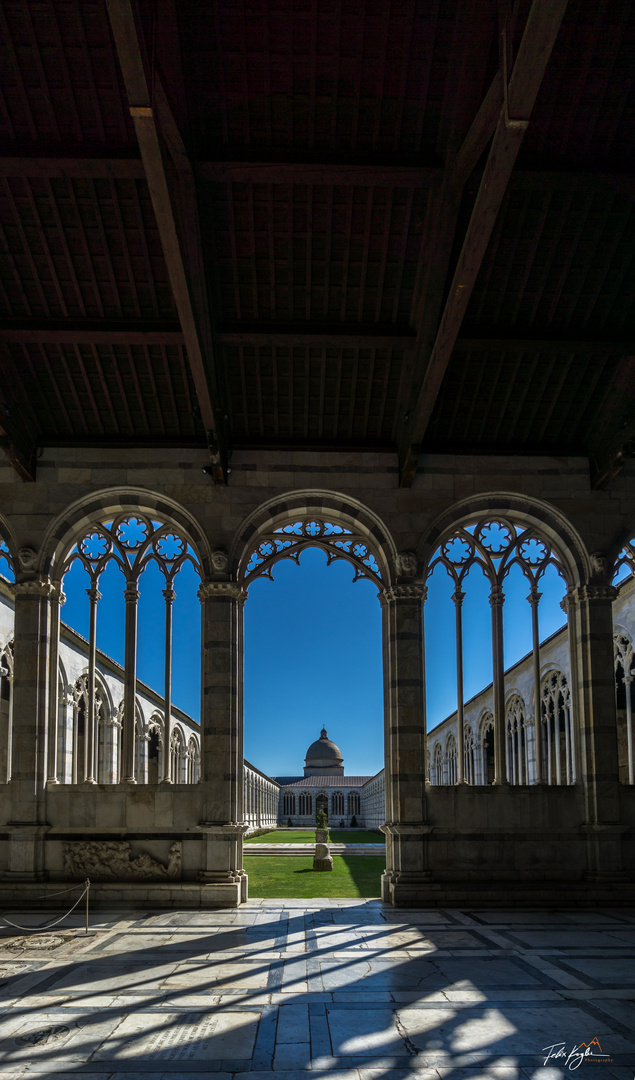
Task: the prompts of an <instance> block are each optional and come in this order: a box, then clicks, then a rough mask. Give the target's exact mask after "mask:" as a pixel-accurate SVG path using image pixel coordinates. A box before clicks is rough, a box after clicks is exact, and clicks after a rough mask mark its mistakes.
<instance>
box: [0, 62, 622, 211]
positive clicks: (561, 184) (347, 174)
mask: <svg viewBox="0 0 635 1080" xmlns="http://www.w3.org/2000/svg"><path fill="white" fill-rule="evenodd" d="M501 98H502V91H501V82H500V76H497V78H496V79H494V81H493V82H492V84H491V86H490V89H489V91H488V94H487V96H486V98H485V100H484V102H483V105H482V106H481V109H480V110H479V114H477V117H476V119H475V127H474V129H473V130H472V129H471V130H470V133H469V135H468V137H467V138H466V140H465V143H464V146H463V147H462V149H461V151H460V153H459V156H457V159H456V165H455V179H456V180H457V181H458V180H459V178H460V179H461V181H463V180H464V179H465V180H466V179H467V177H469V176H470V174H472V179H473V180H474V181H475V182H477V183H478V182H480V179H481V176H482V173H481V172H480V170H477V171H476V172H474V167H475V165H476V162H477V161H478V158H479V157H480V154H481V153H482V151H483V149H484V144H483V136H484V135H485V136H487V131H488V125H489V123H490V118H491V112H492V111H493V109H492V106H493V103H494V102H495V101H497V102H498V107H497V116H498V113H499V112H500V104H501ZM495 123H496V120H494V123H493V124H492V126H491V130H490V131H489V137H491V134H492V131H493V129H494V127H495ZM162 134H163V131H162ZM485 141H487V139H486V140H485ZM192 169H193V171H194V174H195V175H196V176H197V177H199V178H200V179H201V180H204V181H215V182H217V183H232V182H236V183H244V184H261V183H268V184H285V185H289V184H324V185H325V186H327V187H331V186H334V185H338V186H342V187H346V186H355V187H373V186H377V187H405V188H421V187H429V186H430V185H431V184H440V183H441V182H442V181H443V179H444V177H445V170H444V169H443V168H442V167H440V166H435V165H430V166H421V165H414V164H411V163H407V162H405V161H404V162H401V163H399V162H394V163H389V162H379V161H373V160H372V159H367V160H364V161H361V160H360V161H359V162H350V161H339V162H338V161H332V160H330V161H329V160H324V161H320V160H314V161H304V162H298V161H288V162H280V161H240V160H236V161H198V162H192ZM21 176H30V177H44V178H45V179H51V180H55V179H67V180H83V179H87V180H99V179H108V178H110V179H113V180H143V179H144V178H145V171H144V168H143V161H142V160H141V158H138V157H130V156H128V155H127V154H122V155H121V156H118V155H117V154H115V153H110V154H109V155H108V156H106V155H104V154H103V151H102V152H96V153H95V154H94V155H91V154H84V155H82V156H81V157H78V156H70V155H69V156H64V155H62V154H51V155H48V156H47V155H42V154H17V155H16V154H7V155H6V156H3V155H0V177H6V178H9V179H11V178H14V177H21ZM509 183H510V187H513V189H514V190H527V191H572V190H573V191H595V190H597V191H600V190H602V189H607V188H608V189H610V190H611V191H619V192H623V193H624V194H625V195H629V196H632V192H633V188H634V187H635V175H634V174H632V173H628V172H623V171H619V170H617V171H614V172H611V171H610V170H602V171H597V172H596V171H590V170H588V169H586V170H584V169H582V170H580V169H575V168H573V167H570V166H568V165H567V164H566V163H561V164H559V165H558V167H557V168H554V166H553V163H551V162H544V163H543V164H540V163H537V164H534V165H532V166H520V167H517V168H515V169H514V172H513V173H512V175H511V178H510V181H509Z"/></svg>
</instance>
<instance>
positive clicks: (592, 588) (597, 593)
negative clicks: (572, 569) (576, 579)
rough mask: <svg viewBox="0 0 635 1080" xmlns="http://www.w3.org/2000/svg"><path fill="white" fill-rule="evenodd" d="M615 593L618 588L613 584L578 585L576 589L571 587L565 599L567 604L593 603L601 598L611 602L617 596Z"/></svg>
mask: <svg viewBox="0 0 635 1080" xmlns="http://www.w3.org/2000/svg"><path fill="white" fill-rule="evenodd" d="M617 595H618V590H617V589H616V587H615V585H580V586H579V587H578V588H577V589H571V591H570V592H569V593H568V594H567V597H566V599H567V601H568V605H570V604H572V603H573V604H582V603H585V602H591V603H593V602H597V601H601V600H605V601H608V602H610V603H612V602H613V600H615V599H616V598H617Z"/></svg>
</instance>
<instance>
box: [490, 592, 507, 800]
mask: <svg viewBox="0 0 635 1080" xmlns="http://www.w3.org/2000/svg"><path fill="white" fill-rule="evenodd" d="M489 602H490V607H491V609H492V695H493V699H494V702H493V704H494V781H493V782H494V784H506V783H507V773H508V769H507V760H506V753H505V745H506V732H505V660H504V653H503V604H504V602H505V594H504V593H503V589H502V587H501V586H500V585H492V588H491V591H490V597H489Z"/></svg>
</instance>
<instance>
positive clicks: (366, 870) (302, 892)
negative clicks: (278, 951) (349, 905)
mask: <svg viewBox="0 0 635 1080" xmlns="http://www.w3.org/2000/svg"><path fill="white" fill-rule="evenodd" d="M243 866H244V868H245V872H246V873H247V874H248V875H249V896H250V898H251V899H255V898H259V899H265V900H282V899H286V900H289V899H292V898H297V899H300V900H302V899H307V900H312V899H315V898H316V897H328V896H335V897H344V898H349V897H350V898H351V899H353V898H355V897H357V896H365V897H373V896H379V895H380V878H381V875H382V873H383V872H384V870H385V868H386V860H385V858H384V857H383V856H382V855H349V856H345V855H334V856H333V869H332V871H326V872H325V871H323V870H314V869H313V860H312V858H311V856H309V855H280V856H276V855H246V856H245V858H244V859H243Z"/></svg>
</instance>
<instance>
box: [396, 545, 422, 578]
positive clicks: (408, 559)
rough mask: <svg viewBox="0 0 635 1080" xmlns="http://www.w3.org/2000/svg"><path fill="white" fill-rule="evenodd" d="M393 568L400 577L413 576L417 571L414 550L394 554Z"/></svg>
mask: <svg viewBox="0 0 635 1080" xmlns="http://www.w3.org/2000/svg"><path fill="white" fill-rule="evenodd" d="M395 569H396V571H397V573H398V574H399V576H400V577H414V576H415V574H416V572H417V556H416V555H415V553H414V551H400V552H398V553H397V555H396V556H395Z"/></svg>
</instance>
